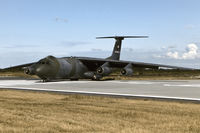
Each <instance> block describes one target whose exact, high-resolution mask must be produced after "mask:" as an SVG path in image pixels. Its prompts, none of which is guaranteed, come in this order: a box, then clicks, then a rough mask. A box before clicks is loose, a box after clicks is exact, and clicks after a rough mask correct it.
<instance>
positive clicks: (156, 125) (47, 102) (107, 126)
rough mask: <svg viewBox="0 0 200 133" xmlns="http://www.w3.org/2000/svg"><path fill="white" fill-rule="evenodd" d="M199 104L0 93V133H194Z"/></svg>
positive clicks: (197, 128)
mask: <svg viewBox="0 0 200 133" xmlns="http://www.w3.org/2000/svg"><path fill="white" fill-rule="evenodd" d="M199 125H200V104H194V103H181V102H166V101H152V100H134V99H124V98H109V97H100V96H83V95H62V94H55V93H45V92H29V91H14V90H0V132H2V133H10V132H16V133H22V132H26V133H27V132H28V133H35V132H37V133H38V132H40V133H42V132H43V133H46V132H55V133H62V132H63V133H64V132H70V133H83V132H84V133H86V132H87V133H93V132H99V133H116V132H117V133H185V132H187V133H199V132H200V126H199Z"/></svg>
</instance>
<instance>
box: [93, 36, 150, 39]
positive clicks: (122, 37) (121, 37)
mask: <svg viewBox="0 0 200 133" xmlns="http://www.w3.org/2000/svg"><path fill="white" fill-rule="evenodd" d="M104 38H105V39H106V38H115V39H124V38H148V36H107V37H96V39H104Z"/></svg>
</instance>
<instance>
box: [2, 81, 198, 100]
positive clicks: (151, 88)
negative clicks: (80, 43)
mask: <svg viewBox="0 0 200 133" xmlns="http://www.w3.org/2000/svg"><path fill="white" fill-rule="evenodd" d="M0 88H7V89H22V90H36V91H52V92H61V93H79V94H90V95H110V96H123V97H134V98H158V99H172V100H173V99H174V100H189V101H199V102H200V80H148V81H136V80H135V81H126V80H121V81H120V80H119V81H117V80H112V81H60V82H46V83H42V82H40V81H39V80H0Z"/></svg>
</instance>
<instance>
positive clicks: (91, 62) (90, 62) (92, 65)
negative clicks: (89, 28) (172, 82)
mask: <svg viewBox="0 0 200 133" xmlns="http://www.w3.org/2000/svg"><path fill="white" fill-rule="evenodd" d="M77 58H78V59H79V60H80V61H82V62H83V64H84V65H86V66H87V67H88V68H89V69H90V70H91V71H95V70H96V69H97V68H98V67H100V66H101V65H103V64H104V63H105V62H109V65H110V67H114V68H124V67H125V66H126V65H128V64H132V66H133V67H135V68H152V69H159V68H160V67H161V68H169V69H179V70H196V69H194V68H186V67H179V66H171V65H163V64H152V63H145V62H135V61H124V60H110V59H100V58H87V57H77Z"/></svg>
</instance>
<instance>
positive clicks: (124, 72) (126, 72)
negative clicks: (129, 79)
mask: <svg viewBox="0 0 200 133" xmlns="http://www.w3.org/2000/svg"><path fill="white" fill-rule="evenodd" d="M121 74H122V75H124V76H132V75H133V69H132V65H131V64H128V65H127V66H126V67H124V68H123V69H122V70H121Z"/></svg>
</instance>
